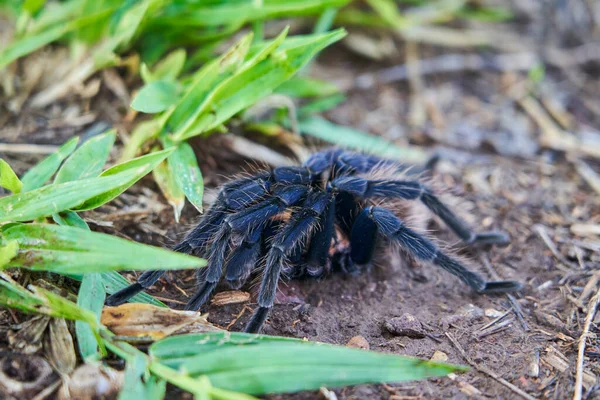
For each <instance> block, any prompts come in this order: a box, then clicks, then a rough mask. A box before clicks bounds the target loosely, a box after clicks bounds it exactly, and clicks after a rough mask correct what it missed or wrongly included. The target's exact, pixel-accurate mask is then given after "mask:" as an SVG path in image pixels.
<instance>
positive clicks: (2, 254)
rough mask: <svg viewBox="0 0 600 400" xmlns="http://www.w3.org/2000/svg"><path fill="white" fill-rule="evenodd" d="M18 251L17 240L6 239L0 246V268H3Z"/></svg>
mask: <svg viewBox="0 0 600 400" xmlns="http://www.w3.org/2000/svg"><path fill="white" fill-rule="evenodd" d="M18 253H19V242H17V241H16V240H11V241H7V242H6V243H4V244H3V245H1V246H0V269H2V268H4V266H5V265H6V264H8V263H9V262H10V260H12V259H13V258H15V257H16V256H17V254H18Z"/></svg>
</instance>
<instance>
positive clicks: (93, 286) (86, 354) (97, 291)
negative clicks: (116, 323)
mask: <svg viewBox="0 0 600 400" xmlns="http://www.w3.org/2000/svg"><path fill="white" fill-rule="evenodd" d="M105 297H106V292H105V290H104V284H103V283H102V276H101V274H99V273H91V274H85V275H84V276H83V279H82V281H81V286H80V287H79V293H78V295H77V305H78V306H79V307H81V308H83V309H86V310H89V311H91V312H92V313H94V315H95V316H96V319H97V321H98V323H99V322H100V314H101V313H102V307H103V306H104V299H105ZM75 333H76V335H77V344H78V346H79V353H80V354H81V357H82V358H83V359H84V360H87V359H93V360H100V359H101V358H102V354H101V353H100V351H99V343H98V341H97V337H96V335H94V332H93V331H92V328H91V327H90V326H89V325H88V324H87V323H85V322H82V321H76V322H75Z"/></svg>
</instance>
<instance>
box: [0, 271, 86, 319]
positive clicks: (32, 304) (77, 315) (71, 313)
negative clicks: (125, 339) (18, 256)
mask: <svg viewBox="0 0 600 400" xmlns="http://www.w3.org/2000/svg"><path fill="white" fill-rule="evenodd" d="M29 288H30V290H31V291H29V290H26V289H25V288H23V287H21V286H19V285H18V284H17V283H16V282H14V281H13V280H12V279H10V278H9V277H8V276H7V275H5V274H0V305H2V306H4V307H9V308H14V309H17V310H20V311H23V312H26V313H32V314H44V315H48V316H50V317H58V318H65V319H69V320H76V321H86V322H87V323H89V324H90V325H91V326H92V327H93V328H94V329H96V328H97V327H98V324H97V322H96V316H95V315H94V314H93V313H92V312H90V311H87V310H83V309H81V308H79V307H77V305H76V304H74V303H72V302H70V301H69V300H66V299H64V298H62V297H60V296H58V295H56V294H54V293H52V292H49V291H47V290H44V289H42V288H39V287H35V286H29Z"/></svg>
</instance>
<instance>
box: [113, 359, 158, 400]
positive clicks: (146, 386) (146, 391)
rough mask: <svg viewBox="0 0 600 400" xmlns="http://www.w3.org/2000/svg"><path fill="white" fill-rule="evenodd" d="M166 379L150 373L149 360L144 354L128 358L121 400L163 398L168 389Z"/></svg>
mask: <svg viewBox="0 0 600 400" xmlns="http://www.w3.org/2000/svg"><path fill="white" fill-rule="evenodd" d="M166 388H167V386H166V381H164V380H162V379H158V378H156V377H154V376H150V375H149V374H148V361H147V358H146V357H144V355H143V354H136V355H134V356H132V357H130V358H129V359H127V366H126V368H125V379H124V382H123V388H122V389H121V392H120V393H119V397H118V399H119V400H129V399H148V400H152V399H157V400H158V399H162V398H163V397H164V395H165V391H166Z"/></svg>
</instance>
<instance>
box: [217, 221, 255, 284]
mask: <svg viewBox="0 0 600 400" xmlns="http://www.w3.org/2000/svg"><path fill="white" fill-rule="evenodd" d="M263 230H264V224H261V225H260V226H258V227H257V228H255V229H252V230H250V231H249V232H248V233H247V234H246V235H245V236H244V237H243V240H242V243H241V244H240V245H239V247H238V248H236V249H235V250H234V251H233V253H231V256H230V257H229V260H228V261H227V264H226V266H225V279H227V281H228V282H229V285H230V286H231V287H232V288H234V289H239V288H240V287H241V286H242V284H243V283H244V281H245V280H246V278H247V277H248V275H249V274H250V272H251V271H252V268H253V267H254V265H255V264H256V261H257V260H258V257H259V255H260V250H261V248H260V247H261V244H262V243H261V238H262V233H263Z"/></svg>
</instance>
